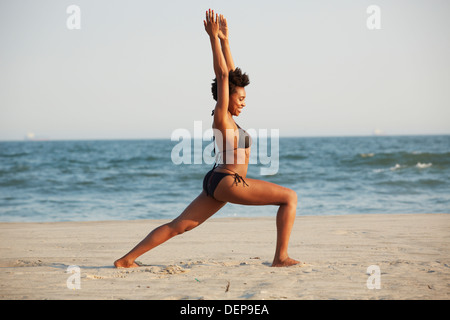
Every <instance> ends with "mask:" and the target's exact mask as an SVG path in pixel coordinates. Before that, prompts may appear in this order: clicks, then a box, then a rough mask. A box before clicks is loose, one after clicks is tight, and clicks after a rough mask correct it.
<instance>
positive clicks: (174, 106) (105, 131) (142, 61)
mask: <svg viewBox="0 0 450 320" xmlns="http://www.w3.org/2000/svg"><path fill="white" fill-rule="evenodd" d="M73 4H75V5H77V6H79V8H80V10H81V15H80V22H81V24H80V25H81V29H79V30H77V29H74V30H70V29H68V28H67V25H66V22H67V19H68V18H69V16H70V14H68V13H67V12H66V9H67V7H68V6H69V5H73ZM369 5H377V6H379V8H380V20H379V21H380V26H381V29H375V30H369V29H368V27H367V24H366V22H367V19H368V18H369V17H370V16H371V14H369V13H367V12H366V10H367V8H368V7H369ZM208 8H213V9H215V10H216V11H218V12H220V13H223V14H224V15H225V16H226V18H227V20H228V24H229V28H230V44H231V49H232V53H233V56H234V60H235V63H236V66H239V67H241V68H242V69H243V70H244V71H245V72H247V73H248V74H249V76H250V81H251V84H250V86H249V87H247V107H246V109H244V111H243V113H242V114H241V116H240V117H239V118H238V119H236V121H237V122H238V123H239V124H240V125H241V126H242V127H244V128H253V129H260V128H262V129H273V128H275V129H279V130H280V135H281V136H316V135H321V136H323V135H370V134H372V133H373V132H374V130H375V129H378V130H382V131H383V132H385V133H387V134H433V133H437V134H441V133H445V134H449V133H450V58H449V57H450V19H449V14H450V1H448V0H442V1H436V0H431V1H430V0H420V1H419V0H407V1H406V0H405V1H401V0H395V1H392V0H390V1H379V0H371V1H364V0H353V1H336V0H321V1H317V0H309V1H300V0H296V1H284V0H277V1H273V0H272V1H256V0H254V1H245V0H238V1H237V0H236V1H234V0H233V1H230V0H227V1H225V0H223V1H217V0H216V1H211V0H209V1H206V0H205V1H200V0H194V1H186V0H179V1H171V0H167V1H162V0H160V1H148V0H147V1H145V0H140V1H138V0H131V1H111V0H95V1H81V0H71V1H64V0H53V1H44V0H30V1H24V0H22V1H17V0H1V1H0V140H15V139H23V138H24V136H25V135H26V134H27V133H28V132H33V133H35V134H36V136H37V137H45V138H50V139H115V138H124V139H128V138H153V137H158V138H170V135H171V133H172V132H173V131H174V130H176V129H178V128H186V129H188V130H190V131H191V132H193V126H194V121H198V120H201V121H203V124H204V130H206V128H209V127H210V126H211V120H212V118H211V116H210V113H211V110H212V109H213V108H214V101H213V99H212V96H211V92H210V83H211V80H212V79H213V78H214V73H213V68H212V54H211V49H210V43H209V40H208V36H207V34H206V33H205V31H204V27H203V22H202V20H203V18H204V13H205V10H206V9H208Z"/></svg>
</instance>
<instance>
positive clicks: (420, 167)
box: [416, 162, 433, 169]
mask: <svg viewBox="0 0 450 320" xmlns="http://www.w3.org/2000/svg"><path fill="white" fill-rule="evenodd" d="M432 165H433V164H432V163H431V162H430V163H420V162H417V164H416V167H417V168H419V169H425V168H429V167H431V166H432Z"/></svg>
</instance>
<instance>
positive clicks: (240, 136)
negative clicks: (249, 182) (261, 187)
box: [213, 121, 252, 177]
mask: <svg viewBox="0 0 450 320" xmlns="http://www.w3.org/2000/svg"><path fill="white" fill-rule="evenodd" d="M231 127H233V128H231ZM213 129H215V130H214V137H215V142H216V145H217V147H218V148H217V149H216V165H217V167H216V168H215V171H218V172H225V173H238V174H239V175H241V176H243V177H245V176H246V175H247V169H248V163H249V159H250V149H251V144H252V139H251V137H250V135H249V134H248V133H247V132H246V131H245V130H244V129H242V128H241V127H239V126H238V125H237V124H236V122H234V121H233V123H232V124H230V125H229V126H228V128H226V129H222V130H220V129H216V128H215V126H214V123H213ZM221 138H222V139H221ZM220 140H222V142H220Z"/></svg>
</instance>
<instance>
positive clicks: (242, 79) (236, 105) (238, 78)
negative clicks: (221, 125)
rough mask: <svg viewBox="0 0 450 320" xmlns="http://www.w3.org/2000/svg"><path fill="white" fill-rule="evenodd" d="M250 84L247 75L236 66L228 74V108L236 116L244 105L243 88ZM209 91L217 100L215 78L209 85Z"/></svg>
mask: <svg viewBox="0 0 450 320" xmlns="http://www.w3.org/2000/svg"><path fill="white" fill-rule="evenodd" d="M249 84H250V79H249V78H248V75H247V74H245V73H242V70H241V69H239V68H236V69H234V70H231V71H230V73H229V74H228V87H229V92H230V100H229V103H228V110H229V111H230V112H231V114H232V115H234V116H237V115H239V113H240V112H241V109H242V108H243V107H245V89H244V87H246V86H247V85H249ZM211 91H212V94H213V98H214V100H216V101H217V79H214V82H213V83H212V85H211Z"/></svg>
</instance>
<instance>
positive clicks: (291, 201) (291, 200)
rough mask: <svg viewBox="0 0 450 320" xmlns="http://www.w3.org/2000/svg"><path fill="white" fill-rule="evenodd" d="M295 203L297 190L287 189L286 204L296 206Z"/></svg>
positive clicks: (296, 201)
mask: <svg viewBox="0 0 450 320" xmlns="http://www.w3.org/2000/svg"><path fill="white" fill-rule="evenodd" d="M297 203H298V197H297V192H295V191H294V190H292V189H287V192H286V204H288V205H292V206H297Z"/></svg>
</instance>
